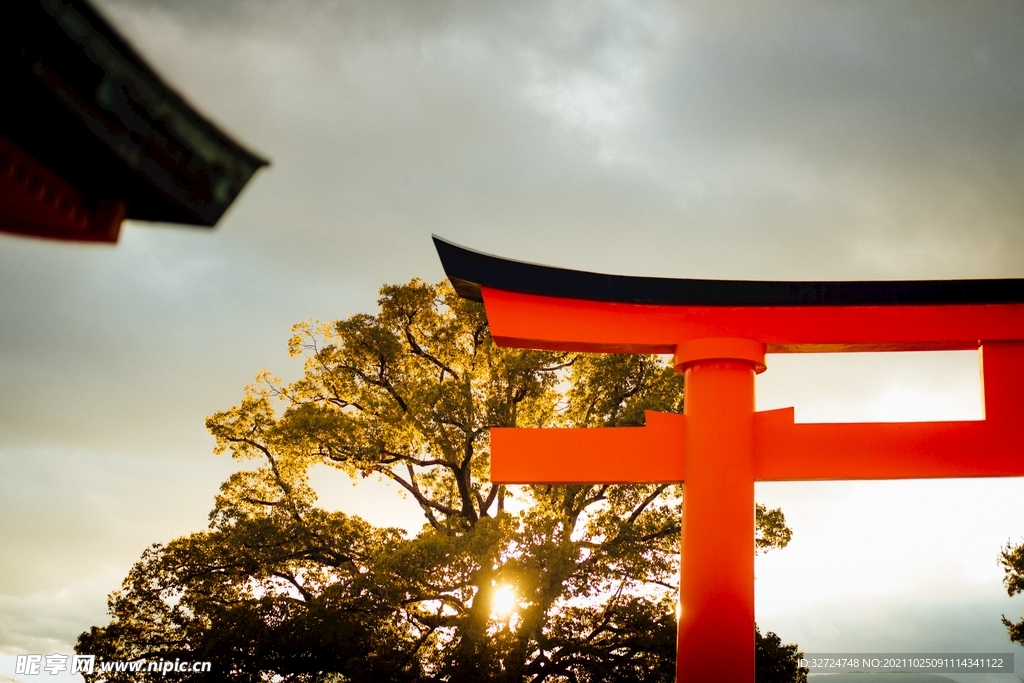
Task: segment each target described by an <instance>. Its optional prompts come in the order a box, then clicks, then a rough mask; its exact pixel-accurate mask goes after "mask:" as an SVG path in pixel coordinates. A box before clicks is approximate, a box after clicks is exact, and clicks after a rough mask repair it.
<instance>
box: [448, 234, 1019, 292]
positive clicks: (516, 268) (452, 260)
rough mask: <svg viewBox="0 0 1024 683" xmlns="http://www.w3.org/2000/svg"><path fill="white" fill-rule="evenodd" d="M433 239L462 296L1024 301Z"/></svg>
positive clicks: (1015, 286) (917, 283) (1003, 285)
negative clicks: (686, 271)
mask: <svg viewBox="0 0 1024 683" xmlns="http://www.w3.org/2000/svg"><path fill="white" fill-rule="evenodd" d="M434 246H435V247H436V248H437V254H438V256H440V257H441V264H442V265H443V266H444V271H445V274H446V275H447V276H448V279H449V280H450V281H451V283H452V286H454V287H455V291H456V292H458V293H459V295H460V296H462V297H464V298H466V299H472V300H474V301H483V297H482V296H481V294H480V287H482V286H485V287H493V288H495V289H503V290H506V291H510V292H522V293H524V294H539V295H542V296H553V297H562V298H572V299H589V300H591V301H609V302H622V303H644V304H675V305H691V306H906V305H926V304H932V305H935V304H1009V303H1024V279H1019V278H1016V279H1005V280H890V281H881V280H879V281H876V280H862V281H852V282H850V281H848V282H766V281H758V280H694V279H676V278H666V277H633V276H629V275H606V274H603V273H590V272H587V271H582V270H568V269H565V268H552V267H551V266H541V265H537V264H535V263H525V262H523V261H512V260H510V259H504V258H501V257H498V256H491V255H490V254H484V253H482V252H479V251H473V250H472V249H466V248H465V247H460V246H459V245H457V244H453V243H452V242H449V241H447V240H445V239H442V238H441V237H438V236H437V235H434Z"/></svg>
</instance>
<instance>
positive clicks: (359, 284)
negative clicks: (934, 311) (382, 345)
mask: <svg viewBox="0 0 1024 683" xmlns="http://www.w3.org/2000/svg"><path fill="white" fill-rule="evenodd" d="M95 2H96V5H97V7H98V9H99V10H100V11H101V12H102V13H103V14H104V15H105V16H107V17H108V18H109V19H110V21H112V22H113V23H114V24H115V25H116V26H117V27H118V29H119V30H120V31H121V32H122V33H123V35H124V36H125V37H126V38H127V39H128V40H129V41H130V42H131V43H132V44H133V45H134V46H136V47H137V49H138V50H139V51H140V52H141V53H142V54H143V55H145V57H146V58H147V59H148V60H149V61H150V62H151V64H152V65H153V66H154V67H155V68H156V70H157V71H158V72H160V73H161V74H162V75H163V76H164V77H165V78H166V79H167V80H168V81H169V82H170V83H171V84H173V85H174V87H176V88H177V89H178V90H179V91H180V92H181V93H182V94H183V95H184V96H185V97H186V99H188V100H189V101H190V102H191V103H192V104H193V105H194V106H196V107H197V108H198V109H199V110H200V111H202V112H204V113H205V114H207V115H208V116H209V117H210V118H211V119H213V120H214V121H216V122H218V123H219V124H220V125H222V126H223V127H224V128H225V129H227V130H228V131H230V132H231V133H232V135H233V136H235V137H236V138H237V139H238V140H239V141H241V142H242V143H244V144H245V145H247V146H248V147H250V148H251V149H252V150H253V151H255V152H257V153H258V154H260V155H262V156H265V157H267V158H269V159H270V160H271V162H272V164H271V166H270V167H269V168H267V169H264V170H262V171H260V172H259V173H258V174H257V176H256V177H255V178H254V179H253V181H252V182H251V183H250V184H249V186H248V187H247V188H246V190H245V191H244V192H243V194H242V195H241V196H240V197H239V198H238V200H237V201H236V202H235V204H234V205H233V206H232V208H231V209H230V211H229V212H228V214H227V215H226V216H225V217H224V218H223V219H222V220H221V222H220V223H219V224H218V226H217V227H216V229H215V230H213V231H205V230H201V229H194V228H185V227H180V226H179V227H173V226H165V225H153V224H145V223H129V224H128V225H127V226H126V228H125V229H124V230H123V232H122V237H121V241H120V243H119V244H117V245H116V246H113V247H110V246H103V245H73V244H60V243H54V242H46V241H38V240H33V239H27V238H21V237H14V236H6V235H0V291H2V292H3V293H4V295H3V296H2V297H0V387H2V389H3V390H2V391H0V472H2V475H0V547H2V552H0V676H3V675H11V674H12V673H13V663H12V662H13V659H14V656H15V655H17V654H19V653H21V654H24V653H40V654H49V653H50V652H70V648H71V646H72V644H73V643H74V640H75V638H76V637H77V635H78V633H80V632H82V631H84V630H86V629H88V627H89V626H91V625H96V624H104V623H106V615H105V610H106V596H107V594H108V593H110V592H111V591H113V590H115V589H116V588H117V587H118V586H119V585H120V582H121V580H122V579H123V578H124V576H125V575H126V574H127V571H128V569H129V568H130V567H131V565H132V563H133V562H134V561H135V560H136V559H137V558H138V557H139V555H140V554H141V553H142V551H143V550H144V549H145V548H146V547H148V546H149V545H150V544H152V543H155V542H165V541H168V540H170V539H172V538H174V537H176V536H179V535H182V534H186V533H189V532H191V531H194V530H198V529H201V528H204V527H205V525H206V522H207V519H206V515H207V513H208V511H209V510H210V508H211V507H212V504H213V496H214V495H215V493H216V491H217V487H218V485H219V483H220V482H221V481H222V480H223V479H225V478H226V477H227V476H228V474H229V473H230V472H232V471H233V470H234V468H235V467H236V464H235V463H233V462H231V461H230V460H227V459H225V458H223V457H217V456H214V455H213V454H212V439H211V438H210V437H209V435H208V434H207V433H206V432H205V429H204V427H203V422H204V419H205V417H206V416H207V415H210V414H212V413H213V412H216V411H218V410H223V409H226V408H228V407H230V406H232V405H234V404H235V403H236V402H237V401H238V400H239V399H240V398H241V396H242V391H243V388H244V387H245V385H246V384H248V383H250V382H252V381H253V379H254V378H255V377H256V375H257V373H258V371H259V370H260V369H261V368H267V369H269V370H271V371H272V372H274V373H275V374H277V375H279V376H282V377H285V378H288V377H295V376H297V375H298V373H299V372H300V371H301V368H300V367H298V364H297V363H296V362H295V361H294V360H290V359H289V358H288V357H287V351H286V342H287V339H288V336H289V331H290V327H291V325H293V324H295V323H298V322H300V321H303V320H307V319H319V320H334V319H339V318H344V317H346V316H348V315H351V314H354V313H357V312H372V311H373V310H374V309H375V303H376V298H377V290H378V288H379V287H380V286H381V285H383V284H385V283H401V282H406V281H408V280H410V279H411V278H414V277H419V278H424V279H427V280H431V281H437V280H440V279H441V278H442V277H443V273H442V270H441V267H440V264H439V262H438V259H437V256H436V254H435V252H434V250H433V247H432V245H431V242H430V235H431V233H437V234H440V235H442V236H444V237H446V238H448V239H451V240H453V241H455V242H458V243H460V244H464V245H466V246H469V247H472V248H474V249H478V250H482V251H486V252H490V253H494V254H499V255H502V256H505V257H509V258H516V259H521V260H526V261H533V262H539V263H546V264H550V265H556V266H562V267H569V268H577V269H585V270H594V271H600V272H611V273H621V274H633V275H657V276H665V277H696V278H732V279H779V280H800V279H812V280H843V279H932V278H990V277H992V278H995V277H1024V249H1022V248H1021V245H1022V243H1024V5H1022V4H1021V3H1020V2H974V3H960V2H950V1H942V0H929V1H928V2H895V1H894V2H886V3H866V2H865V3H856V2H835V3H828V4H825V3H816V2H804V1H800V0H793V1H791V2H765V3H757V4H754V3H737V2H700V1H698V2H668V1H662V0H635V1H633V2H617V1H603V0H595V1H594V2H567V1H562V0H549V1H546V2H532V1H530V0H523V1H521V2H512V3H479V2H462V1H445V0H437V1H435V2H431V3H414V2H408V1H395V0H365V1H364V0H352V1H340V0H339V1H336V0H288V1H280V0H275V1H271V0H173V1H172V0H95ZM977 362H978V359H977V354H976V353H973V352H957V353H948V352H947V353H936V354H846V355H840V356H832V355H822V356H785V357H782V356H769V359H768V371H767V372H766V373H764V374H763V375H761V376H760V377H759V379H758V406H759V408H762V409H763V408H775V407H782V406H785V405H795V406H796V409H797V419H798V420H802V421H837V420H846V421H850V420H883V421H893V420H914V419H969V418H977V417H980V414H981V413H980V411H981V406H980V398H979V395H980V393H979V381H978V377H977ZM340 476H341V475H340V474H338V475H336V476H335V477H334V478H332V477H331V476H329V475H328V474H327V473H325V472H324V473H318V475H317V479H316V481H317V482H318V483H319V484H320V491H321V496H322V500H323V501H324V504H325V505H328V506H334V507H337V508H341V509H345V510H348V511H353V512H358V513H359V514H362V515H364V516H366V518H367V519H370V520H371V521H374V522H377V523H382V524H383V523H402V520H403V519H408V516H407V515H408V514H409V512H408V509H403V508H402V507H401V506H400V505H398V506H394V505H389V506H388V507H387V509H382V508H381V506H379V505H374V501H375V500H379V491H377V490H374V489H372V487H366V486H361V487H359V488H353V487H352V486H351V485H350V484H349V483H348V482H347V481H345V480H344V479H340V478H338V477H340ZM757 494H758V498H759V500H760V501H761V502H764V503H767V504H769V505H772V506H781V507H782V508H783V510H784V512H785V513H786V516H787V520H788V521H789V523H790V526H791V527H792V529H793V532H794V538H793V542H792V543H791V545H790V547H789V548H787V549H785V550H782V551H778V552H775V553H771V554H769V555H767V556H765V557H763V558H760V559H759V560H758V564H757V583H756V590H757V615H758V621H759V623H760V624H761V626H762V629H763V630H773V631H776V632H777V633H778V634H779V635H780V636H781V637H782V638H783V640H784V641H786V642H797V643H799V645H800V647H801V648H802V649H804V650H805V651H808V652H827V651H846V652H864V651H883V652H953V651H995V652H1015V653H1016V654H1017V657H1018V670H1020V671H1022V672H1024V656H1022V655H1024V648H1021V647H1019V646H1016V645H1011V644H1010V643H1009V641H1008V640H1007V638H1006V634H1005V630H1004V629H1003V627H1002V626H1001V624H1000V623H999V617H1000V615H1001V614H1006V615H1007V616H1009V617H1011V618H1013V619H1017V618H1019V617H1020V616H1021V615H1022V614H1024V598H1021V597H1017V598H1016V599H1011V598H1009V597H1007V596H1006V594H1005V591H1004V590H1003V589H1002V585H1001V579H1002V574H1001V571H1000V569H999V567H998V566H997V564H996V557H997V555H998V552H999V549H1000V547H1002V545H1004V544H1005V543H1006V542H1007V541H1008V540H1011V539H1012V540H1015V541H1019V540H1020V539H1021V538H1022V537H1024V514H1022V512H1024V511H1022V510H1021V507H1022V504H1024V482H1022V481H1020V480H1014V479H1009V480H974V481H965V480H950V481H930V482H921V481H911V482H846V483H816V484H804V483H786V484H771V485H768V484H762V485H758V488H757ZM409 509H411V507H410V508H409ZM43 678H45V679H48V680H57V677H49V676H44V677H43ZM984 678H985V677H971V678H969V679H963V680H975V681H983V680H984ZM989 678H990V679H991V680H992V681H1000V680H1016V678H1014V677H1012V676H1011V677H1006V676H1004V677H1002V678H999V677H995V676H993V677H989ZM26 680H27V679H26Z"/></svg>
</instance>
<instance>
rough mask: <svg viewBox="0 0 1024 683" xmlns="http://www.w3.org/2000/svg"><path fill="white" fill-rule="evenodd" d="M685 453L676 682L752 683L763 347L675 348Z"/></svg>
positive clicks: (710, 343)
mask: <svg viewBox="0 0 1024 683" xmlns="http://www.w3.org/2000/svg"><path fill="white" fill-rule="evenodd" d="M675 363H676V371H677V372H681V373H682V374H683V375H684V376H685V378H686V402H685V408H684V411H685V412H684V415H685V416H686V419H687V426H688V428H687V430H686V432H685V437H684V439H685V448H684V451H685V453H687V455H688V457H687V461H688V462H687V469H686V482H685V483H684V484H683V486H684V490H685V493H684V496H683V500H684V508H683V517H682V541H681V543H682V547H681V567H680V585H679V604H680V609H679V630H678V635H677V655H676V656H677V664H676V668H677V671H678V674H677V680H680V681H712V680H724V681H752V680H753V679H754V651H753V649H752V648H751V647H750V644H751V643H752V642H754V554H753V553H752V552H751V548H753V547H754V457H753V427H754V374H755V372H756V371H761V370H764V367H765V365H764V345H763V344H758V343H756V342H751V341H747V340H740V339H709V340H700V341H699V342H690V343H684V344H680V345H679V346H678V347H677V351H676V357H675Z"/></svg>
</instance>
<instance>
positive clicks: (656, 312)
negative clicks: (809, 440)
mask: <svg viewBox="0 0 1024 683" xmlns="http://www.w3.org/2000/svg"><path fill="white" fill-rule="evenodd" d="M482 291H483V296H484V304H485V305H486V307H487V319H488V321H489V322H490V325H491V334H492V335H493V337H494V339H495V341H497V342H498V343H499V344H501V345H503V346H515V347H520V348H531V349H552V350H564V351H570V350H575V351H593V352H601V353H673V352H674V351H675V347H676V345H677V344H679V343H681V342H685V341H689V340H695V339H705V338H713V337H733V338H739V339H749V340H752V341H757V342H761V343H762V344H765V345H766V346H767V351H768V352H769V353H806V352H824V351H935V350H953V349H976V348H978V345H979V343H980V340H982V339H984V340H988V341H1008V340H1017V339H1024V304H982V305H952V306H948V305H947V306H813V307H812V306H760V307H758V306H752V307H730V306H657V305H646V304H620V303H605V302H600V301H587V300H583V299H555V298H548V297H542V296H535V295H532V294H517V293H515V292H504V291H501V290H496V289H490V288H487V287H484V288H482Z"/></svg>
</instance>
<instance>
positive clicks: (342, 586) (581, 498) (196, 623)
mask: <svg viewBox="0 0 1024 683" xmlns="http://www.w3.org/2000/svg"><path fill="white" fill-rule="evenodd" d="M379 307H380V308H379V312H378V313H377V315H355V316H352V317H350V318H348V319H346V320H342V321H338V322H335V323H332V324H328V325H316V324H313V323H303V324H300V325H297V326H296V327H295V329H294V335H293V337H292V338H291V340H290V341H289V349H290V351H291V353H292V355H293V356H298V357H301V358H303V359H304V362H305V368H304V374H303V376H302V377H301V378H300V379H299V380H298V381H295V382H292V383H283V382H281V381H279V380H277V379H275V378H274V377H272V376H271V375H269V374H267V373H264V374H262V375H261V376H260V377H259V379H258V381H257V382H256V383H255V384H254V385H253V386H251V387H250V388H249V389H248V390H247V392H246V394H245V396H244V398H243V399H242V401H241V403H239V405H237V406H235V407H234V408H231V409H230V410H226V411H224V412H220V413H217V414H215V415H213V416H211V417H210V418H209V419H208V421H207V427H208V428H209V430H210V432H211V433H212V434H213V436H214V437H215V439H216V451H217V452H218V453H229V454H230V455H231V457H233V458H235V459H238V460H240V461H247V462H250V463H252V465H253V466H252V467H251V468H250V469H245V470H243V471H239V472H237V473H235V474H233V475H232V476H231V477H230V478H229V479H228V480H227V481H226V482H225V483H224V484H223V486H222V487H221V492H220V495H219V496H217V498H216V503H215V507H214V509H213V511H212V512H211V514H210V528H209V529H208V530H207V531H204V532H201V533H195V534H192V535H190V536H187V537H183V538H179V539H176V540H173V541H171V542H170V543H167V544H166V545H154V546H153V547H152V548H150V549H149V550H148V551H146V553H145V554H144V555H143V557H142V558H141V559H140V560H139V562H138V563H137V564H136V565H135V567H134V568H133V569H132V571H131V573H130V574H129V576H128V577H127V578H126V579H125V582H124V584H123V586H122V588H121V589H120V590H119V591H117V592H115V593H114V594H112V595H111V597H110V613H111V615H112V621H111V622H110V624H109V625H107V626H105V627H93V629H92V630H91V631H89V632H87V633H84V634H82V636H81V637H80V639H79V645H78V650H79V651H80V652H85V653H92V654H96V655H98V656H99V658H100V659H121V660H126V659H138V658H146V659H164V660H174V659H176V658H179V659H182V660H210V661H212V662H213V672H212V675H207V677H208V679H209V680H223V681H238V682H243V681H244V682H249V681H253V682H255V681H271V680H273V681H278V680H280V681H385V680H387V681H451V682H458V681H474V682H478V681H495V682H497V681H517V682H518V681H525V680H529V681H536V682H538V683H540V682H541V681H595V682H596V681H671V680H673V678H674V655H675V613H674V612H675V600H676V591H677V584H678V576H677V574H678V564H679V557H678V546H679V531H680V529H679V521H680V520H679V515H680V502H681V501H680V495H681V487H679V486H675V485H637V486H607V485H603V486H602V485H593V486H535V487H521V488H516V489H515V490H509V489H508V488H506V487H503V486H495V485H492V484H491V483H490V482H489V481H488V472H489V428H490V427H512V426H516V427H536V426H555V425H561V426H622V425H638V424H642V421H643V415H644V410H660V411H668V412H678V411H681V409H682V397H683V386H682V378H681V377H680V376H679V375H677V374H675V373H674V372H673V371H672V369H671V368H670V367H668V365H667V364H666V363H664V362H663V361H662V360H661V359H659V358H658V357H656V356H596V355H595V356H590V355H578V354H570V353H555V352H539V351H524V350H518V349H504V348H499V347H497V346H495V345H494V344H492V342H491V338H490V335H489V332H488V327H487V322H486V319H485V317H484V312H483V309H482V307H481V306H480V305H479V304H476V303H473V302H469V301H466V300H463V299H460V298H459V297H457V296H456V295H455V294H454V292H453V291H452V290H451V288H450V287H449V286H448V285H447V284H441V285H430V284H426V283H423V282H420V281H416V280H414V281H412V282H410V283H409V284H407V285H401V286H389V287H384V288H383V289H382V290H381V298H380V300H379ZM552 457H557V454H552ZM624 457H626V456H625V455H624ZM324 464H326V465H329V466H331V467H334V468H337V469H338V470H341V471H342V472H344V473H345V474H347V475H349V476H350V477H353V478H354V479H356V480H359V479H360V478H362V477H368V476H383V477H386V478H388V479H390V480H391V481H393V482H395V483H396V484H397V485H398V486H400V487H401V488H402V490H404V491H405V493H406V495H407V496H409V497H411V498H412V499H413V500H415V501H416V503H417V504H418V505H419V507H420V509H421V510H422V513H423V522H424V524H423V527H422V529H421V530H420V531H419V532H418V533H416V534H415V535H414V536H413V537H411V538H407V537H406V536H405V535H404V533H403V532H401V531H399V530H396V529H381V528H376V527H374V526H372V525H370V524H368V523H366V522H364V521H363V520H361V519H359V518H357V517H353V516H350V515H346V514H344V513H341V512H327V511H325V510H323V509H321V508H318V507H317V505H316V495H315V492H314V490H313V489H312V488H311V487H310V484H309V481H308V472H309V470H310V468H311V467H312V466H314V465H324ZM381 504H382V505H386V504H387V501H381ZM757 520H758V529H759V534H758V540H757V545H758V549H759V550H766V549H768V548H772V547H782V546H784V545H785V544H786V543H787V542H788V541H789V538H790V531H789V529H788V528H787V527H786V525H785V519H784V518H783V516H782V513H781V511H779V510H766V509H765V508H764V507H763V506H758V507H757ZM496 605H501V608H500V609H498V608H496ZM119 675H122V674H112V675H110V676H109V679H108V680H122V679H119V678H118V676H119ZM92 680H103V678H102V677H101V676H94V677H93V678H92ZM123 680H133V681H141V680H147V679H146V674H131V676H130V679H129V678H125V679H123ZM152 680H166V681H171V680H206V679H204V678H203V676H202V675H199V674H175V673H173V672H171V673H168V674H167V675H166V676H164V675H159V676H153V678H152Z"/></svg>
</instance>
